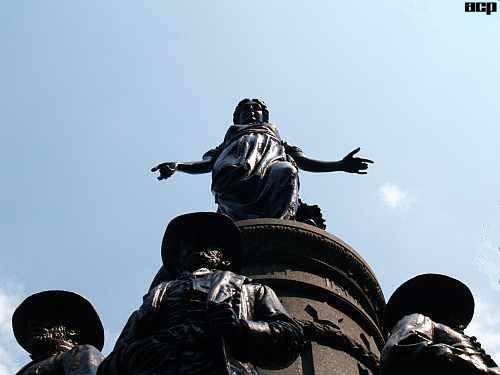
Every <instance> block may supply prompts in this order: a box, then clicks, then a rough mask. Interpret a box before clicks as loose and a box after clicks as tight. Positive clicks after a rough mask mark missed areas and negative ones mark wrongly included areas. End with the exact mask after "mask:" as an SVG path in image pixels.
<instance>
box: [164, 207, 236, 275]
mask: <svg viewBox="0 0 500 375" xmlns="http://www.w3.org/2000/svg"><path fill="white" fill-rule="evenodd" d="M207 247H213V248H217V249H219V250H221V251H223V252H224V254H225V255H227V256H228V257H229V258H231V268H232V270H234V271H238V270H239V269H240V256H241V234H240V230H239V229H238V227H237V226H236V225H235V224H234V223H233V221H232V220H231V219H230V218H229V217H228V216H225V215H221V214H218V213H215V212H195V213H190V214H185V215H181V216H177V217H176V218H174V219H173V220H172V221H171V222H170V223H169V224H168V226H167V229H166V231H165V235H164V236H163V242H162V244H161V257H162V261H163V266H164V268H165V272H166V273H167V274H169V275H175V274H176V273H177V267H178V265H179V263H180V260H181V259H180V258H181V257H182V256H183V255H185V254H188V253H189V252H191V251H194V250H200V249H206V248H207Z"/></svg>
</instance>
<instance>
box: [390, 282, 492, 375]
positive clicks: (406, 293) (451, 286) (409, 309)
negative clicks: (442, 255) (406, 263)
mask: <svg viewBox="0 0 500 375" xmlns="http://www.w3.org/2000/svg"><path fill="white" fill-rule="evenodd" d="M473 315H474V298H473V296H472V293H471V292H470V290H469V288H468V287H467V286H466V285H465V284H463V283H462V282H460V281H458V280H456V279H454V278H451V277H449V276H445V275H440V274H423V275H419V276H416V277H414V278H412V279H410V280H408V281H406V282H405V283H403V284H402V285H401V286H400V287H399V288H398V289H397V290H396V291H395V292H394V294H393V295H392V296H391V298H390V299H389V302H388V303H387V307H386V328H387V329H388V330H389V331H390V336H389V339H388V340H387V343H386V345H385V347H384V349H383V351H382V358H381V362H380V374H381V375H402V374H405V375H413V374H415V375H416V374H418V375H421V374H429V375H431V374H453V375H462V374H463V375H474V374H478V375H479V374H500V370H499V369H498V367H497V365H496V363H495V362H494V361H493V360H492V359H491V357H490V356H489V355H487V354H486V353H485V352H484V350H483V349H482V348H481V345H480V344H479V343H478V342H477V340H476V338H475V337H469V336H467V335H465V334H464V333H463V330H464V329H465V328H466V327H467V325H468V324H469V323H470V321H471V320H472V316H473Z"/></svg>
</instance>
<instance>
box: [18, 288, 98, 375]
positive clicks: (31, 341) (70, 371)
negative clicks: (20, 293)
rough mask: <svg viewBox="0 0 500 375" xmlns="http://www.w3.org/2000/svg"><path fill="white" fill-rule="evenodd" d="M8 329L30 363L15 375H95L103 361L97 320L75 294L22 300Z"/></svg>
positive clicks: (39, 295) (40, 295)
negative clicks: (11, 329) (27, 355)
mask: <svg viewBox="0 0 500 375" xmlns="http://www.w3.org/2000/svg"><path fill="white" fill-rule="evenodd" d="M12 326H13V329H14V335H15V336H16V339H17V341H18V343H19V344H20V345H21V346H22V347H23V348H24V349H25V350H26V351H27V352H28V353H30V354H31V359H32V361H31V362H30V363H28V364H27V365H26V366H24V367H23V368H22V369H21V370H20V371H19V372H18V373H17V374H18V375H95V374H96V373H97V367H98V366H99V364H100V363H101V361H102V360H103V356H102V354H101V352H100V350H102V347H103V345H104V330H103V327H102V324H101V321H100V319H99V316H98V315H97V313H96V311H95V310H94V308H93V307H92V305H91V304H90V302H88V301H87V300H86V299H84V298H83V297H81V296H79V295H78V294H76V293H72V292H66V291H62V290H50V291H45V292H41V293H37V294H34V295H32V296H30V297H28V298H26V299H25V300H24V301H23V303H21V304H20V305H19V307H18V308H17V309H16V311H15V312H14V315H13V317H12Z"/></svg>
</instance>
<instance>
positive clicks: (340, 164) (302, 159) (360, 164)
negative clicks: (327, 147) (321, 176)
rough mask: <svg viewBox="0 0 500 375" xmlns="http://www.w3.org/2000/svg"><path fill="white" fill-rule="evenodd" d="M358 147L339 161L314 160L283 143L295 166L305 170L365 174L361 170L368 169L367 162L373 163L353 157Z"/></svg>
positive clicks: (296, 148) (299, 150)
mask: <svg viewBox="0 0 500 375" xmlns="http://www.w3.org/2000/svg"><path fill="white" fill-rule="evenodd" d="M359 150H360V148H359V147H358V148H357V149H355V150H353V151H351V152H350V153H348V154H347V155H346V156H345V157H344V158H343V159H342V160H339V161H321V160H315V159H312V158H309V157H307V156H306V155H304V153H303V152H302V150H301V149H300V148H298V147H295V146H290V145H288V144H287V143H285V151H286V153H287V154H288V155H290V156H291V157H292V158H293V160H295V162H296V163H297V166H298V167H299V168H300V169H302V170H304V171H307V172H337V171H343V172H349V173H357V174H366V172H362V171H364V170H366V169H368V163H373V161H372V160H370V159H363V158H357V157H354V155H355V154H357V153H358V152H359Z"/></svg>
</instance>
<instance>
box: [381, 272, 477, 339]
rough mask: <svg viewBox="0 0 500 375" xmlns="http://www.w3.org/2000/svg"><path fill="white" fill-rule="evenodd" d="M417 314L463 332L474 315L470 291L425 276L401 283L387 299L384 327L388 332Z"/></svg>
mask: <svg viewBox="0 0 500 375" xmlns="http://www.w3.org/2000/svg"><path fill="white" fill-rule="evenodd" d="M414 313H419V314H423V315H425V316H428V317H429V318H431V319H432V320H433V321H435V322H438V323H442V324H445V325H447V326H449V327H451V328H455V329H465V327H467V325H468V324H469V323H470V321H471V320H472V317H473V315H474V297H473V296H472V293H471V291H470V289H469V288H468V287H467V286H466V285H465V284H464V283H462V282H461V281H459V280H457V279H454V278H452V277H449V276H446V275H441V274H435V273H426V274H422V275H418V276H416V277H414V278H412V279H410V280H408V281H406V282H404V283H403V284H402V285H401V286H400V287H399V288H397V289H396V291H395V292H394V293H393V294H392V296H391V298H389V302H387V306H386V312H385V324H386V328H387V329H388V330H391V329H392V328H393V327H394V326H395V325H396V323H397V322H398V321H399V320H400V319H401V318H403V317H404V316H406V315H409V314H414Z"/></svg>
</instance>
